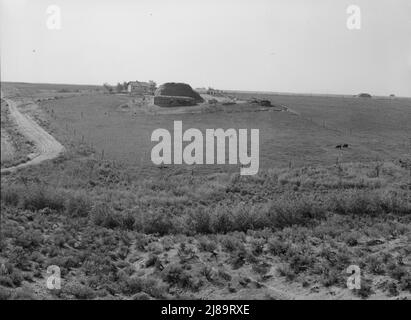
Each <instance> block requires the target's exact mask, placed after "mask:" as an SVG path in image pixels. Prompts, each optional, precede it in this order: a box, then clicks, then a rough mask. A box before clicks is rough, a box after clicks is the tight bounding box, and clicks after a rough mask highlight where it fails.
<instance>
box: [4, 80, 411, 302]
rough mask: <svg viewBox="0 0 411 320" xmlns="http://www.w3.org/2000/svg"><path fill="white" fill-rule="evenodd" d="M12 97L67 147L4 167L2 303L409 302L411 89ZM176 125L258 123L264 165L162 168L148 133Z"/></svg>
mask: <svg viewBox="0 0 411 320" xmlns="http://www.w3.org/2000/svg"><path fill="white" fill-rule="evenodd" d="M18 87H19V85H16V87H12V89H13V88H15V90H17V92H18V90H19V89H18ZM40 89H41V90H43V89H42V87H41V85H38V86H37V87H36V90H40ZM9 90H10V88H9ZM13 90H14V89H13ZM9 92H10V91H9ZM54 93H55V92H54V91H53V90H52V91H51V92H50V91H47V92H46V91H42V94H43V95H44V97H45V98H48V97H53V95H54ZM17 96H18V99H16V98H15V99H16V100H19V101H20V102H22V101H23V103H22V104H21V105H20V107H19V110H20V111H21V112H22V113H23V114H27V115H30V116H31V117H32V118H33V119H35V120H36V121H37V122H38V123H39V124H41V125H42V126H43V127H44V128H46V129H47V131H48V132H50V133H51V134H52V135H53V136H54V137H55V138H56V139H57V140H58V141H60V142H62V143H63V144H64V146H65V148H66V153H65V154H63V155H60V156H59V157H58V158H56V159H54V160H49V161H45V162H43V163H41V164H38V165H36V166H30V167H27V168H23V169H21V170H19V171H17V172H14V173H11V174H8V175H2V176H1V212H2V213H3V216H2V232H3V233H2V242H1V243H0V248H1V253H0V265H1V266H2V268H1V269H0V299H107V298H108V299H160V298H165V299H172V298H180V299H182V298H195V299H199V298H201V299H215V298H222V299H249V298H253V299H357V298H358V299H360V298H363V299H365V298H372V299H387V298H390V299H409V298H411V261H410V257H411V252H410V246H409V243H410V241H411V227H410V226H411V220H410V219H411V180H410V178H411V176H410V172H411V171H410V170H411V162H410V161H409V160H410V159H409V156H410V152H409V151H410V145H409V138H410V137H411V132H410V127H409V126H407V122H406V120H407V117H408V118H409V116H410V112H411V110H410V100H407V99H398V100H374V99H371V100H363V99H354V98H339V97H302V96H277V95H270V96H269V99H270V100H272V102H273V104H281V105H286V106H287V107H288V108H290V109H291V110H292V111H293V112H294V113H292V112H279V111H259V112H250V111H249V110H248V111H246V112H230V113H227V112H221V111H219V112H209V113H208V112H205V113H198V114H178V115H176V114H168V115H159V114H157V115H156V114H146V113H138V112H134V111H133V110H128V109H124V108H121V107H120V106H121V105H124V104H126V103H127V102H128V100H129V97H128V96H126V95H106V94H101V93H96V92H89V93H88V94H87V95H82V96H76V97H74V96H73V97H65V98H61V99H52V100H44V101H42V102H37V104H35V103H32V102H29V100H30V98H29V97H25V96H24V95H23V94H17V95H16V97H17ZM238 96H239V97H240V98H244V99H246V98H248V97H251V96H256V95H255V94H254V95H250V96H244V94H241V93H238ZM264 97H265V98H267V97H268V96H265V95H264ZM241 107H244V108H245V109H248V108H249V107H250V106H249V105H247V104H245V105H244V106H241ZM174 120H182V121H183V126H184V129H187V128H190V127H196V128H199V129H206V128H219V127H221V128H225V129H227V128H259V129H260V168H261V169H260V172H259V173H258V174H257V175H255V176H240V175H239V174H238V168H236V167H229V166H209V167H206V168H203V167H196V168H195V169H194V171H192V170H191V169H192V168H191V167H179V166H170V167H168V168H162V169H161V168H157V167H154V166H153V165H151V163H150V159H149V151H150V150H151V147H152V146H153V145H152V144H151V143H150V135H151V132H152V131H153V130H154V129H157V128H167V129H169V130H171V129H172V123H173V121H174ZM324 122H325V123H324ZM341 143H347V144H349V148H348V149H347V150H344V151H340V150H337V149H336V148H335V145H336V144H341ZM102 150H104V159H102ZM341 152H342V156H341ZM337 157H339V160H340V161H339V162H338V163H336V159H337ZM113 160H115V161H113ZM290 164H291V168H290V167H289V166H290ZM234 171H235V172H234ZM50 265H57V266H59V267H60V268H61V274H62V289H61V290H54V291H51V290H48V289H47V288H46V287H45V281H46V280H45V279H46V277H47V272H46V271H47V267H48V266H50ZM350 265H357V266H359V267H360V269H361V283H362V286H361V289H356V290H349V289H348V288H347V286H346V282H347V277H348V274H347V272H346V270H347V268H348V266H350Z"/></svg>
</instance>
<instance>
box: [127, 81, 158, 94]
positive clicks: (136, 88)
mask: <svg viewBox="0 0 411 320" xmlns="http://www.w3.org/2000/svg"><path fill="white" fill-rule="evenodd" d="M155 89H156V88H155V83H154V82H140V81H131V82H129V83H127V92H128V93H129V94H131V95H144V94H146V95H153V94H154V91H155Z"/></svg>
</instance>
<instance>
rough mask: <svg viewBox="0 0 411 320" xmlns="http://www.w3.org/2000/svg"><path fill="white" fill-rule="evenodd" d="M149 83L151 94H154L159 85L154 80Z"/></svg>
mask: <svg viewBox="0 0 411 320" xmlns="http://www.w3.org/2000/svg"><path fill="white" fill-rule="evenodd" d="M148 83H149V84H150V90H151V92H153V93H154V91H156V88H157V83H155V82H154V81H153V80H150V81H149V82H148Z"/></svg>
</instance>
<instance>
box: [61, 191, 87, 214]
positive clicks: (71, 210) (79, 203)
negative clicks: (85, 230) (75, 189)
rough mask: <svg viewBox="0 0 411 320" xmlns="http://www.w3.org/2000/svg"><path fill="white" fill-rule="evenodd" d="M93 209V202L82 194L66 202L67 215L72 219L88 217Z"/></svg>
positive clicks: (72, 196) (70, 197)
mask: <svg viewBox="0 0 411 320" xmlns="http://www.w3.org/2000/svg"><path fill="white" fill-rule="evenodd" d="M91 208H92V202H91V200H90V199H89V198H88V197H86V196H84V195H80V194H75V195H71V196H69V197H68V199H67V200H66V202H65V209H66V210H65V211H66V214H67V215H68V216H71V217H87V216H88V214H89V213H90V211H91Z"/></svg>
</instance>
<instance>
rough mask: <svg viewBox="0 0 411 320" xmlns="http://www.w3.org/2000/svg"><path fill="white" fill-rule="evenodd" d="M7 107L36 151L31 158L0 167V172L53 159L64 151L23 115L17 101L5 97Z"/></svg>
mask: <svg viewBox="0 0 411 320" xmlns="http://www.w3.org/2000/svg"><path fill="white" fill-rule="evenodd" d="M5 100H6V102H7V104H8V106H9V109H10V116H11V117H12V118H13V119H14V120H15V121H16V124H17V126H18V128H19V130H20V132H21V133H22V134H23V135H24V136H25V137H27V139H29V140H31V141H33V142H34V144H35V146H36V151H35V153H34V154H32V155H31V156H30V158H31V160H29V161H27V162H25V163H22V164H19V165H17V166H14V167H10V168H4V169H1V173H8V172H13V171H16V170H17V169H20V168H24V167H27V166H31V165H35V164H39V163H41V162H42V161H45V160H50V159H54V158H55V157H57V156H58V155H59V154H60V153H62V152H63V151H64V147H63V146H62V145H61V144H60V142H58V141H57V140H56V139H54V137H53V136H52V135H50V134H49V133H48V132H46V131H45V130H44V129H43V128H42V127H40V126H39V125H38V124H37V123H36V122H35V121H34V120H33V119H31V118H29V117H28V116H25V115H23V114H22V113H21V112H20V111H19V110H18V108H17V103H16V102H14V101H12V100H9V99H5Z"/></svg>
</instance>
